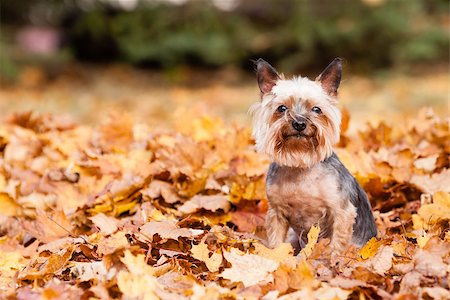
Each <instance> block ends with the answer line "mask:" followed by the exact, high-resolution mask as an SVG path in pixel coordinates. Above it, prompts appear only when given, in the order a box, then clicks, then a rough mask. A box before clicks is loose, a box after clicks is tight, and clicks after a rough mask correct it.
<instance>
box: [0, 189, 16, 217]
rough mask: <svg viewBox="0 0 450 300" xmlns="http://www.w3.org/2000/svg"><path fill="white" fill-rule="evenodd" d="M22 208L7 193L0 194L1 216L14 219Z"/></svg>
mask: <svg viewBox="0 0 450 300" xmlns="http://www.w3.org/2000/svg"><path fill="white" fill-rule="evenodd" d="M19 208H20V206H19V205H18V204H17V203H16V202H15V201H14V200H13V199H12V198H11V197H10V196H9V195H8V194H5V193H0V215H4V216H8V217H12V216H15V215H16V214H17V211H18V209H19Z"/></svg>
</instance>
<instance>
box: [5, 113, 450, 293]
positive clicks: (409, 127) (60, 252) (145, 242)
mask: <svg viewBox="0 0 450 300" xmlns="http://www.w3.org/2000/svg"><path fill="white" fill-rule="evenodd" d="M344 116H345V117H344V124H343V131H344V132H343V134H342V137H341V144H340V146H339V148H337V153H338V155H339V156H340V158H341V159H342V161H343V162H344V163H345V164H346V165H347V167H348V168H349V169H350V171H351V172H352V173H353V174H355V176H356V177H357V179H358V180H359V182H360V183H361V184H362V185H363V187H364V189H365V190H366V191H367V193H368V195H369V198H370V201H371V203H372V206H373V209H374V214H375V218H376V222H377V226H378V230H379V239H373V240H371V241H369V242H368V244H367V245H366V246H364V247H363V248H362V249H354V248H350V249H348V251H347V252H346V253H345V255H342V256H332V257H330V255H329V254H327V253H328V252H327V251H326V250H327V246H326V244H325V243H324V242H321V241H319V242H317V230H316V229H315V228H313V229H312V230H311V231H310V233H309V235H308V237H309V242H308V245H307V247H306V248H305V249H304V250H302V252H301V253H300V254H299V255H297V256H294V255H293V250H292V248H291V246H290V245H289V244H283V245H281V246H280V247H279V248H277V249H268V248H266V247H265V246H264V240H265V230H264V226H263V220H264V215H265V212H266V210H267V200H266V198H265V192H264V176H265V172H266V169H267V166H268V161H267V160H266V159H265V158H264V157H263V156H261V155H259V154H256V153H255V151H254V149H253V141H252V139H251V134H250V129H249V128H247V127H239V126H227V125H224V123H223V122H222V121H221V120H220V119H215V118H212V117H208V116H203V117H198V118H196V119H194V120H192V122H189V123H182V124H178V126H176V128H175V129H173V130H170V131H168V130H155V129H153V128H150V127H149V126H148V125H146V124H139V123H136V122H135V121H134V120H133V119H132V118H131V117H128V116H126V115H111V117H110V119H109V120H108V121H107V122H104V123H102V124H98V125H96V126H93V127H90V126H83V125H78V124H76V123H74V122H72V121H70V120H68V119H65V118H63V117H58V116H55V115H46V114H33V113H22V114H16V115H13V116H11V117H10V118H9V119H8V120H7V121H6V122H4V123H3V124H1V126H0V149H1V160H0V186H1V189H0V191H1V194H0V294H1V295H2V298H6V297H8V298H9V299H16V298H17V299H80V298H81V299H108V298H122V299H158V298H162V299H219V298H220V299H236V298H237V299H258V298H261V297H263V299H276V298H280V299H346V298H350V299H389V298H395V299H417V298H419V299H420V298H422V299H449V298H450V292H449V284H450V282H449V272H450V231H449V227H450V226H449V221H450V194H449V193H450V169H449V153H450V131H449V123H448V121H449V120H443V119H440V118H439V117H437V116H436V114H435V113H434V112H433V111H432V110H430V109H423V110H421V111H420V112H419V113H418V114H417V115H416V116H415V117H414V118H411V119H409V120H407V121H405V123H398V124H395V125H391V126H388V125H386V124H385V123H380V124H379V125H377V126H368V127H367V128H366V129H364V130H362V131H360V132H359V133H358V134H352V135H350V136H349V135H348V134H347V133H346V132H345V130H346V128H347V127H348V122H349V116H348V112H346V111H344Z"/></svg>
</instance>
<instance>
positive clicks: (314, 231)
mask: <svg viewBox="0 0 450 300" xmlns="http://www.w3.org/2000/svg"><path fill="white" fill-rule="evenodd" d="M319 233H320V226H319V225H317V226H316V225H313V226H311V228H310V229H309V232H308V243H307V244H306V246H305V248H303V249H302V250H301V251H300V255H301V256H302V257H303V258H305V259H306V258H308V257H309V256H310V255H311V253H312V250H313V248H314V246H315V245H316V244H317V240H318V239H319Z"/></svg>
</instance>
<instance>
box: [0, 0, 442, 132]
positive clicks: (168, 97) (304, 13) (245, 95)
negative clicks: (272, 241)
mask: <svg viewBox="0 0 450 300" xmlns="http://www.w3.org/2000/svg"><path fill="white" fill-rule="evenodd" d="M0 14H1V19H0V22H1V23H0V25H1V27H0V29H1V36H0V47H1V49H0V80H1V87H0V109H1V111H2V117H3V116H6V115H7V114H9V113H12V112H16V111H24V110H33V111H38V112H52V113H56V114H60V113H64V114H70V115H72V116H74V117H75V118H76V119H78V120H80V121H81V122H87V123H96V122H97V120H98V118H100V117H102V116H103V115H107V114H108V113H109V112H111V111H121V112H123V111H127V112H128V113H129V114H131V115H132V116H133V117H135V118H136V119H137V120H139V121H145V122H149V123H151V124H153V125H154V126H170V124H171V123H173V122H174V121H180V120H187V119H188V118H190V117H191V116H192V115H195V114H204V113H206V114H211V115H218V116H221V117H223V118H224V119H225V120H227V121H237V122H241V123H245V124H248V123H249V121H250V117H249V116H248V115H247V114H246V113H247V109H248V107H249V106H250V105H251V103H253V102H255V101H257V100H258V97H259V91H258V88H257V85H256V82H255V80H254V74H253V67H252V64H251V63H250V61H249V60H250V59H255V58H259V57H262V58H264V59H265V60H267V61H269V62H270V63H271V64H272V65H273V66H275V67H276V68H277V69H278V70H279V71H280V72H283V73H285V74H286V75H292V74H301V75H304V76H309V77H312V78H314V77H315V76H317V75H318V74H319V73H320V71H321V70H322V69H323V68H324V67H325V66H326V65H327V64H328V63H329V62H330V61H331V60H332V59H333V58H335V57H337V56H339V57H342V58H344V59H345V69H344V72H345V73H344V80H343V82H342V85H341V91H340V92H341V101H342V106H345V107H347V108H348V110H349V111H350V113H351V115H352V120H353V123H352V124H353V126H354V127H355V128H357V127H358V126H360V124H363V123H365V122H368V121H370V122H377V121H379V120H381V119H389V120H390V121H391V122H392V121H393V120H397V119H401V118H404V117H407V116H409V115H413V114H415V113H416V111H417V110H418V109H419V108H420V107H422V106H431V107H433V108H434V109H435V110H437V112H438V113H439V114H441V115H443V116H444V115H445V116H448V113H449V101H450V87H449V86H450V78H449V51H450V49H449V35H450V30H449V28H450V16H449V1H448V0H339V1H336V0H323V1H313V0H278V1H275V0H273V1H269V0H209V1H207V0H34V1H29V0H14V1H2V2H1V4H0Z"/></svg>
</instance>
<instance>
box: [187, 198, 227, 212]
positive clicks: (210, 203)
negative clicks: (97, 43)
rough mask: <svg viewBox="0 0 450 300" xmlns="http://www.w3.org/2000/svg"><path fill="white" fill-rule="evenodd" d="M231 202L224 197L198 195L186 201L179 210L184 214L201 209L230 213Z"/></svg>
mask: <svg viewBox="0 0 450 300" xmlns="http://www.w3.org/2000/svg"><path fill="white" fill-rule="evenodd" d="M230 207H231V205H230V202H229V201H228V198H227V197H226V196H224V195H196V196H194V197H193V198H192V199H190V200H188V201H186V202H185V203H184V204H183V205H182V206H180V207H179V208H178V210H179V211H180V212H182V213H184V214H191V213H194V212H197V211H199V210H201V209H205V210H209V211H212V212H216V211H217V210H219V209H220V210H223V211H224V212H228V211H229V210H230Z"/></svg>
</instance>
